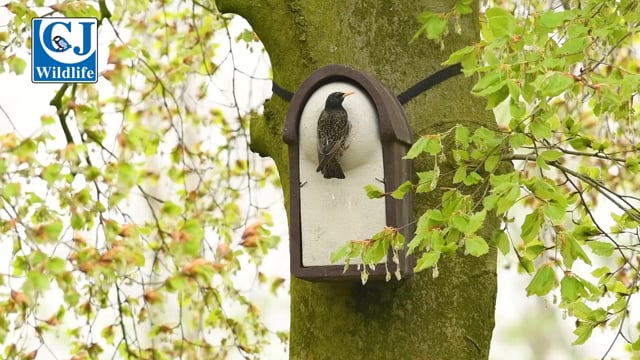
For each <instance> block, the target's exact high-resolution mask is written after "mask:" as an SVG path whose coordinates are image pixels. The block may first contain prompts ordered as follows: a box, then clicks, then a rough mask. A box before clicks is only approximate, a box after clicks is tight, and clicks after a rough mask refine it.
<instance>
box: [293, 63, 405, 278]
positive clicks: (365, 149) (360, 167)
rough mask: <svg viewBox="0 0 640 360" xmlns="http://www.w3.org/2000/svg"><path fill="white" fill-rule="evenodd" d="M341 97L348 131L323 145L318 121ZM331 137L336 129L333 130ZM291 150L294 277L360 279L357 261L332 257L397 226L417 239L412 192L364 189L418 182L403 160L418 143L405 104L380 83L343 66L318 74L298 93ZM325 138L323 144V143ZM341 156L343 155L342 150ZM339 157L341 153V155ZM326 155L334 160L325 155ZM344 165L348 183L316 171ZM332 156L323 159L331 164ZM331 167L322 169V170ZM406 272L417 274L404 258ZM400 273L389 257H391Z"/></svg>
mask: <svg viewBox="0 0 640 360" xmlns="http://www.w3.org/2000/svg"><path fill="white" fill-rule="evenodd" d="M335 92H339V93H344V94H349V93H350V92H353V94H350V96H345V95H342V96H341V100H343V101H342V107H343V108H344V110H346V113H347V116H348V121H349V123H350V129H349V131H348V136H347V139H346V141H345V142H344V143H342V144H338V145H337V146H341V148H340V149H338V150H336V149H335V148H331V149H327V147H331V146H330V144H329V145H328V144H327V143H326V141H325V144H324V147H323V146H320V147H319V144H318V143H319V141H318V138H319V136H320V137H323V136H326V131H325V132H324V133H323V134H325V135H321V134H319V133H318V120H319V118H320V116H321V114H322V112H323V110H324V109H325V105H326V103H327V98H328V97H329V95H330V94H332V93H335ZM329 133H331V131H329ZM284 140H285V142H286V143H287V144H288V146H289V164H290V168H289V172H290V173H289V179H290V195H289V196H290V199H289V200H290V209H291V212H290V216H291V218H290V221H289V232H290V252H291V254H290V256H291V272H292V274H293V275H294V276H297V277H300V278H304V279H309V280H336V279H360V270H359V269H358V266H357V265H358V262H357V261H356V260H357V259H352V261H351V265H350V266H349V268H348V269H347V270H346V271H344V263H336V264H331V261H330V256H331V253H333V252H334V251H336V250H337V249H338V248H340V247H341V246H343V245H344V244H345V243H347V242H348V241H351V240H363V239H369V238H371V236H372V235H374V234H375V233H377V232H379V231H381V230H382V229H383V228H384V227H385V226H393V227H396V228H399V229H400V231H401V233H402V234H403V235H404V236H405V238H406V239H410V238H411V235H412V234H413V230H414V228H415V227H414V226H413V225H412V221H413V215H412V194H411V193H408V194H407V195H406V196H405V197H404V199H402V200H397V199H394V198H392V197H391V196H385V197H383V198H379V199H369V198H368V197H367V194H366V191H365V190H364V187H365V186H366V185H368V184H377V185H378V186H379V187H381V188H384V191H385V192H391V191H393V190H395V189H396V188H397V187H398V186H399V185H400V184H402V183H403V182H405V181H407V180H410V179H411V178H412V166H411V161H410V160H403V159H402V157H403V156H404V155H405V154H406V152H407V151H408V149H409V147H410V146H411V144H412V143H413V139H412V134H411V130H410V127H409V123H408V121H407V118H406V115H405V112H404V110H403V108H402V105H401V104H400V102H399V101H398V99H397V98H396V96H395V95H394V94H393V93H392V92H391V91H389V90H388V89H387V88H386V87H385V86H384V85H383V84H382V83H381V82H380V81H378V80H377V79H375V78H373V77H371V76H369V75H367V74H364V73H361V72H359V71H356V70H353V69H351V68H348V67H345V66H341V65H328V66H325V67H323V68H321V69H318V70H317V71H315V72H314V73H312V74H311V75H310V76H309V77H308V78H307V79H306V80H305V81H304V82H303V83H302V85H300V87H299V88H298V90H297V91H296V92H295V94H294V95H293V98H292V99H291V103H290V106H289V110H288V113H287V118H286V121H285V129H284ZM323 141H324V140H323ZM336 151H337V152H336ZM336 153H337V154H338V155H337V156H336V155H335V154H336ZM327 154H328V155H327ZM325 157H330V158H331V159H328V160H330V161H336V160H337V161H338V163H339V165H340V167H341V169H342V172H343V174H344V178H336V177H330V178H327V176H325V175H326V173H325V175H323V172H324V171H317V169H318V168H319V165H320V160H321V159H323V158H325ZM326 160H327V159H324V161H326ZM324 165H326V163H324V164H323V166H324ZM399 255H400V264H399V266H400V272H401V274H402V276H403V277H406V276H407V275H409V274H411V272H412V265H413V264H412V261H410V259H407V258H406V256H405V254H404V252H401V253H400V254H399ZM385 261H386V262H387V265H388V268H389V271H390V272H394V271H396V268H395V266H396V265H395V264H394V263H393V262H392V261H391V253H389V254H388V256H387V258H386V259H385ZM385 275H386V269H385V266H384V264H383V263H380V264H378V265H377V266H376V268H375V270H373V271H369V278H370V279H377V278H384V276H385Z"/></svg>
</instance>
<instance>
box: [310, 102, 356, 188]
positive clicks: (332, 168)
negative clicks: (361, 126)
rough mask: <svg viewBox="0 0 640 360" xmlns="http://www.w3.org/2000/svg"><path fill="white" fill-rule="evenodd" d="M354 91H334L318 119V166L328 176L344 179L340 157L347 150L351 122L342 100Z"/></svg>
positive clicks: (328, 177) (329, 177) (318, 169)
mask: <svg viewBox="0 0 640 360" xmlns="http://www.w3.org/2000/svg"><path fill="white" fill-rule="evenodd" d="M351 94H353V92H347V93H343V92H334V93H331V94H330V95H329V96H328V97H327V101H326V103H325V106H324V110H322V113H320V118H319V119H318V168H317V169H316V171H319V172H321V173H322V175H323V176H324V177H325V178H327V179H331V178H336V179H344V178H345V176H344V172H343V171H342V167H341V166H340V161H339V160H340V158H341V157H342V153H343V152H344V151H345V150H346V148H347V146H348V144H347V138H348V137H349V131H350V130H351V123H350V122H349V116H348V114H347V111H346V110H345V109H344V107H342V101H343V100H344V98H345V97H346V96H349V95H351Z"/></svg>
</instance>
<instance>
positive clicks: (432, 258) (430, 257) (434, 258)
mask: <svg viewBox="0 0 640 360" xmlns="http://www.w3.org/2000/svg"><path fill="white" fill-rule="evenodd" d="M438 260H440V252H439V251H429V252H426V253H424V254H422V256H421V257H420V259H418V262H417V263H416V267H415V268H414V269H413V271H415V272H420V271H422V270H424V269H427V268H430V267H432V266H434V265H435V264H437V263H438Z"/></svg>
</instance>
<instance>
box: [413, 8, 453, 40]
mask: <svg viewBox="0 0 640 360" xmlns="http://www.w3.org/2000/svg"><path fill="white" fill-rule="evenodd" d="M418 21H419V22H421V23H422V24H423V25H422V27H421V28H420V30H419V31H418V33H417V34H416V36H417V35H419V34H421V33H424V34H425V35H426V36H427V39H431V40H437V39H440V38H441V37H442V35H444V34H445V32H446V30H447V23H448V19H447V18H446V17H444V16H443V15H441V14H437V13H434V12H431V11H425V12H423V13H421V14H420V15H418ZM414 38H415V36H414Z"/></svg>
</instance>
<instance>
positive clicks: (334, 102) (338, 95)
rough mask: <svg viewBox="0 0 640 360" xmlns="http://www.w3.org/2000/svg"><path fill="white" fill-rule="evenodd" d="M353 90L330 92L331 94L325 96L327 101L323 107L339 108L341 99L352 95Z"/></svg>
mask: <svg viewBox="0 0 640 360" xmlns="http://www.w3.org/2000/svg"><path fill="white" fill-rule="evenodd" d="M353 93H354V92H353V91H348V92H340V91H336V92H332V93H331V94H329V96H327V102H326V103H325V107H326V108H334V109H339V108H341V107H342V106H341V105H342V101H343V100H344V98H345V97H347V96H349V95H352V94H353Z"/></svg>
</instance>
